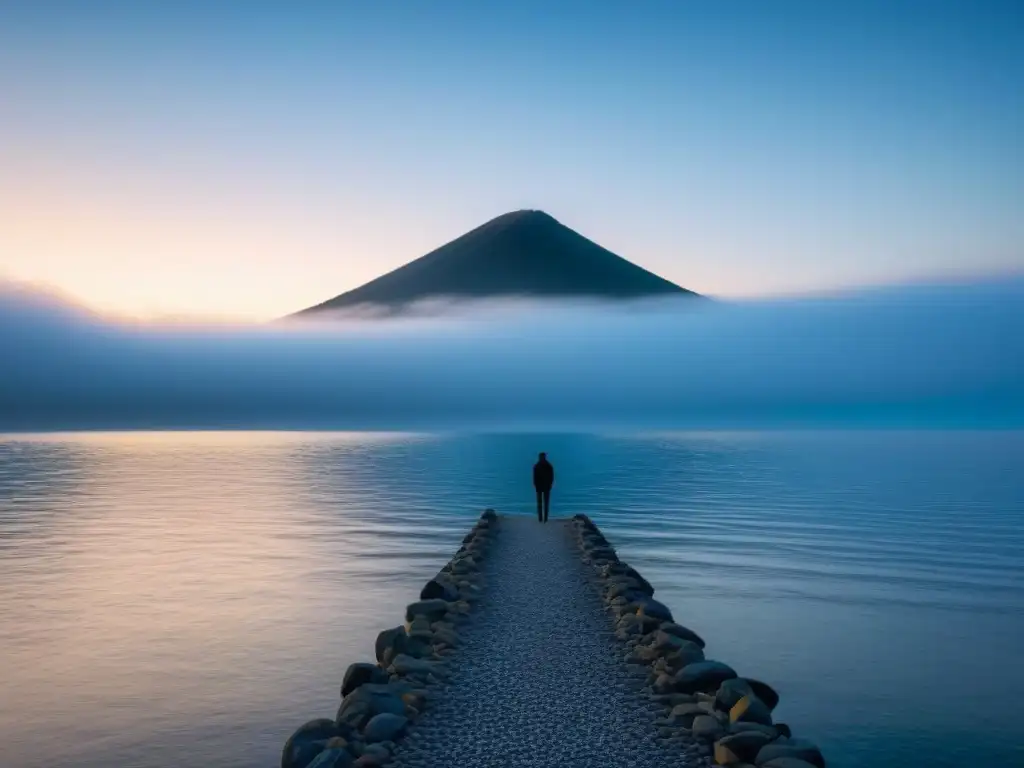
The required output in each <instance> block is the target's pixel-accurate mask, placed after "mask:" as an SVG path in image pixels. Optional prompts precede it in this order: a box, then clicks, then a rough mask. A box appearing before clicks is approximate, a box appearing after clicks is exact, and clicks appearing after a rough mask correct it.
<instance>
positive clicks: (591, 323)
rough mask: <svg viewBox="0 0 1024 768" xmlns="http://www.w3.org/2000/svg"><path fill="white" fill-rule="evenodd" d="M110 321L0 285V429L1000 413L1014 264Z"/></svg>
mask: <svg viewBox="0 0 1024 768" xmlns="http://www.w3.org/2000/svg"><path fill="white" fill-rule="evenodd" d="M428 309H430V310H432V311H429V312H420V313H418V314H414V315H413V316H407V317H391V318H386V319H380V318H378V319H372V320H367V319H359V318H345V319H339V320H336V321H334V322H324V323H317V324H301V323H296V322H278V323H272V324H264V325H248V326H245V325H214V324H206V325H203V324H198V323H192V324H181V323H179V324H171V323H164V324H158V323H148V324H147V323H125V322H118V321H115V320H110V319H105V318H102V317H99V316H97V315H93V314H90V313H88V312H85V311H83V310H81V309H79V308H76V307H73V306H71V305H69V304H67V303H66V302H62V301H59V300H55V299H53V298H52V297H47V296H45V295H42V294H39V293H34V292H31V291H26V290H25V289H24V288H19V287H17V286H14V285H5V286H2V287H0V356H2V359H3V361H4V374H3V376H2V377H0V428H5V429H60V428H125V427H127V428H151V427H275V428H287V427H296V428H298V427H304V428H309V427H331V428H360V429H393V428H448V427H482V428H494V427H500V428H508V427H517V428H523V427H529V426H536V425H543V426H544V427H545V428H552V427H555V428H563V427H573V426H592V425H600V426H616V425H623V426H629V427H647V426H649V427H689V426H700V427H731V426H738V425H739V426H786V425H816V424H821V425H829V424H840V425H849V424H864V425H876V426H877V425H892V424H918V425H920V424H935V425H940V426H949V425H963V424H968V425H984V426H990V425H998V426H1005V425H1008V424H1017V423H1021V421H1022V415H1024V278H1019V277H1015V278H1008V279H1005V280H998V281H997V280H989V281H986V282H978V283H973V284H959V285H956V284H953V285H948V284H947V285H919V286H909V287H901V288H887V289H876V290H868V291H861V292H857V293H848V294H843V295H836V296H818V297H812V298H796V299H784V300H783V299H779V300H762V301H756V302H755V301H751V302H743V303H733V302H720V301H694V300H678V301H671V300H658V301H650V302H632V303H629V304H625V305H611V304H600V303H572V304H570V303H559V304H557V305H554V304H537V303H529V302H505V303H494V302H489V303H486V304H482V305H481V304H475V305H474V304H469V305H458V306H447V307H442V308H441V309H440V310H439V309H438V308H437V307H432V308H428Z"/></svg>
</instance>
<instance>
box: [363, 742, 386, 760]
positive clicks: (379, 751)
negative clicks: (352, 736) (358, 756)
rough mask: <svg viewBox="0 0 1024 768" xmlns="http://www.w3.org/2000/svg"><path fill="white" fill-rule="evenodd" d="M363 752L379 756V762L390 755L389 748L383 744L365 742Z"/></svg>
mask: <svg viewBox="0 0 1024 768" xmlns="http://www.w3.org/2000/svg"><path fill="white" fill-rule="evenodd" d="M363 754H364V755H371V756H373V757H376V758H379V759H380V761H381V762H384V761H386V760H387V759H388V758H389V757H391V750H390V749H388V748H387V747H386V746H384V745H383V744H367V745H366V750H365V751H364V752H363Z"/></svg>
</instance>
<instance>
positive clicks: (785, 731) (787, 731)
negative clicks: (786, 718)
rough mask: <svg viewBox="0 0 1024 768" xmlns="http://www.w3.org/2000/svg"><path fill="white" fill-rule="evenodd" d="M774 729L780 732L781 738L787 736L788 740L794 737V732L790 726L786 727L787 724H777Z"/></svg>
mask: <svg viewBox="0 0 1024 768" xmlns="http://www.w3.org/2000/svg"><path fill="white" fill-rule="evenodd" d="M772 727H773V728H775V730H776V731H778V733H779V735H780V736H785V737H786V738H787V739H789V738H792V736H793V732H792V731H791V730H790V729H789V726H788V725H786V724H785V723H776V724H775V725H774V726H772Z"/></svg>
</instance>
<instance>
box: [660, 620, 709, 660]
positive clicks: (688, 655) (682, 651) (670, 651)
mask: <svg viewBox="0 0 1024 768" xmlns="http://www.w3.org/2000/svg"><path fill="white" fill-rule="evenodd" d="M658 635H659V636H660V638H662V639H663V640H664V642H659V640H658V639H655V643H654V647H655V648H657V649H659V650H660V652H661V654H662V655H663V656H664V657H665V659H666V660H667V661H668V662H669V665H670V666H672V667H674V668H675V669H679V668H680V667H687V666H689V665H690V664H696V663H697V662H698V661H704V651H702V650H701V647H700V646H699V645H697V644H696V643H691V642H690V641H689V640H683V639H682V638H681V637H676V636H675V635H668V634H665V633H664V632H661V631H660V630H659V632H658Z"/></svg>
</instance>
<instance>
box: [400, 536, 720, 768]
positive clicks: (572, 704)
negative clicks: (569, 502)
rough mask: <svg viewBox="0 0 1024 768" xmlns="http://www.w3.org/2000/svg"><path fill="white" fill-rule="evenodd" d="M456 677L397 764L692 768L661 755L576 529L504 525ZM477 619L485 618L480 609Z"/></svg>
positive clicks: (677, 756) (678, 757)
mask: <svg viewBox="0 0 1024 768" xmlns="http://www.w3.org/2000/svg"><path fill="white" fill-rule="evenodd" d="M486 560H487V563H486V566H485V572H486V575H487V582H486V583H487V585H488V586H487V592H486V593H485V599H484V601H483V603H482V604H481V605H480V606H479V608H478V611H479V612H478V615H477V616H476V617H475V619H474V621H473V622H472V624H470V625H469V626H467V627H466V628H465V629H464V642H463V644H462V646H461V647H460V648H459V650H458V652H457V653H456V654H455V656H454V657H453V663H452V669H453V675H452V677H451V680H450V682H449V684H448V686H447V688H446V689H445V690H444V691H443V692H439V693H438V696H437V698H436V699H432V700H431V702H430V706H429V707H428V708H427V711H426V712H424V714H423V717H422V718H421V719H420V720H419V722H417V724H416V725H415V726H414V727H413V729H412V731H411V732H410V734H409V735H408V736H407V737H406V738H405V739H403V741H402V743H401V744H400V745H399V747H398V750H397V752H396V754H395V756H394V759H393V761H392V762H391V765H393V766H395V767H396V768H454V767H455V766H471V767H479V768H488V767H489V766H509V767H511V766H530V768H542V767H545V766H551V767H552V768H554V767H555V766H557V767H558V768H576V767H577V766H578V767H579V768H626V767H627V766H628V767H630V768H633V767H635V768H669V767H673V768H674V767H676V766H678V767H679V768H692V766H695V765H700V764H702V763H699V762H697V761H696V760H695V759H694V760H693V761H692V762H691V758H688V757H687V756H686V754H685V753H683V752H681V751H679V750H678V747H677V748H675V749H670V748H667V747H662V746H661V745H660V744H659V743H658V741H657V740H656V739H657V733H656V730H655V725H654V719H655V717H656V712H655V710H654V709H653V708H652V705H650V704H648V703H646V702H645V701H644V699H643V698H642V696H641V694H639V693H638V692H637V691H636V682H635V679H634V678H631V677H630V676H629V674H628V672H627V669H626V666H625V663H624V662H623V660H622V651H621V650H619V649H618V647H617V645H616V644H615V639H614V636H613V634H612V626H611V623H610V622H609V619H608V617H607V615H606V614H605V613H604V611H603V610H602V606H601V600H600V598H599V597H598V595H597V593H596V591H595V590H594V589H593V587H592V585H591V583H590V582H589V581H588V576H587V571H586V569H585V566H584V565H583V564H582V563H581V562H580V559H579V555H578V554H577V552H576V549H575V546H574V545H573V543H572V541H571V539H570V533H569V530H568V523H567V522H566V521H563V520H551V521H550V522H549V523H547V524H541V523H538V522H537V521H536V520H535V519H533V518H531V517H502V519H501V523H500V530H499V532H498V534H497V536H496V538H495V541H494V544H493V545H492V549H491V550H490V552H489V553H488V555H487V558H486ZM474 612H475V613H476V611H474Z"/></svg>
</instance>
